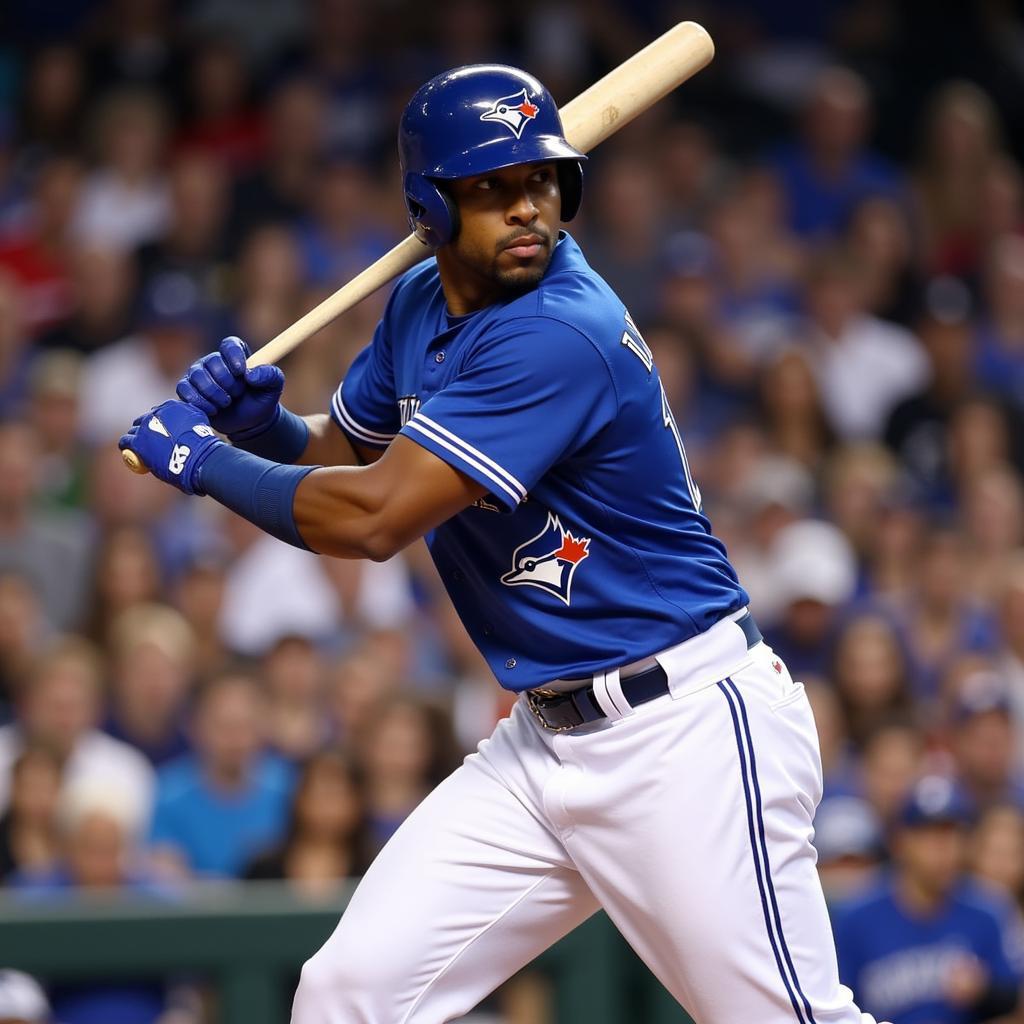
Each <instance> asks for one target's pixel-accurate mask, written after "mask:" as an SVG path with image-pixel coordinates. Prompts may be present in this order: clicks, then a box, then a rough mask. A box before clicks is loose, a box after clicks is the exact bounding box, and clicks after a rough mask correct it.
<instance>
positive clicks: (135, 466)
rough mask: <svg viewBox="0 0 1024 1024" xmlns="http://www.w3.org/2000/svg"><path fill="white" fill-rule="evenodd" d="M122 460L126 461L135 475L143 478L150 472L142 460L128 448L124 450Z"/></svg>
mask: <svg viewBox="0 0 1024 1024" xmlns="http://www.w3.org/2000/svg"><path fill="white" fill-rule="evenodd" d="M121 458H122V459H123V460H124V464H125V465H126V466H127V467H128V468H129V469H130V470H131V471H132V472H133V473H138V474H139V475H140V476H143V475H145V474H146V473H148V472H149V470H148V469H146V467H145V466H144V465H143V463H142V459H140V458H139V457H138V455H136V454H135V452H133V451H130V450H129V449H127V448H122V449H121Z"/></svg>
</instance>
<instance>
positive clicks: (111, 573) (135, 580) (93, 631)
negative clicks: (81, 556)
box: [88, 524, 162, 644]
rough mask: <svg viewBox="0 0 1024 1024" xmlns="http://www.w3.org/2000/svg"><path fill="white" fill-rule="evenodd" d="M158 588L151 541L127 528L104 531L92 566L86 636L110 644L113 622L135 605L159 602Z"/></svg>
mask: <svg viewBox="0 0 1024 1024" xmlns="http://www.w3.org/2000/svg"><path fill="white" fill-rule="evenodd" d="M161 588H162V580H161V578H160V562H159V559H158V558H157V553H156V549H155V547H154V545H153V538H152V537H151V536H150V535H149V534H148V533H147V532H146V531H145V530H144V529H142V528H141V527H139V526H133V525H128V524H125V525H121V526H115V527H114V528H113V529H111V530H108V531H106V532H105V533H104V534H103V535H102V536H101V537H100V538H99V539H98V544H97V548H96V553H95V557H94V560H93V566H92V596H91V598H90V601H89V622H88V633H89V635H90V636H91V637H92V638H93V639H94V640H95V641H97V643H100V644H107V643H109V641H110V639H111V632H110V629H111V626H112V624H113V622H114V620H115V619H116V618H117V617H118V616H119V615H120V614H121V613H122V612H124V611H126V610H127V609H129V608H131V607H133V606H135V605H138V604H142V603H144V602H153V601H157V600H159V597H160V593H161Z"/></svg>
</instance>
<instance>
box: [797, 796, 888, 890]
mask: <svg viewBox="0 0 1024 1024" xmlns="http://www.w3.org/2000/svg"><path fill="white" fill-rule="evenodd" d="M814 848H815V850H817V851H818V877H819V878H820V879H821V887H822V889H823V890H824V891H825V899H826V900H827V901H828V902H829V903H830V904H834V903H836V902H838V901H840V900H844V899H849V898H850V897H851V896H852V895H854V894H856V893H857V892H858V891H859V890H861V889H863V888H865V887H866V886H867V885H869V884H870V883H871V882H873V881H874V879H875V876H876V875H877V873H878V871H879V869H880V868H881V865H882V858H883V854H884V851H885V843H884V836H883V833H882V823H881V821H879V819H878V815H877V814H875V811H874V809H873V808H872V807H871V805H870V804H869V803H867V802H866V801H864V800H862V799H860V798H859V797H855V796H836V797H832V798H830V799H828V800H823V801H822V802H821V804H819V805H818V810H817V812H816V813H815V815H814Z"/></svg>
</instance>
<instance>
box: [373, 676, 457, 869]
mask: <svg viewBox="0 0 1024 1024" xmlns="http://www.w3.org/2000/svg"><path fill="white" fill-rule="evenodd" d="M357 750H358V757H357V764H358V767H359V770H360V773H361V774H362V777H363V780H364V792H365V795H366V811H367V828H368V830H369V842H370V847H371V852H372V853H373V854H374V855H376V853H377V852H378V851H379V850H380V849H381V847H382V846H383V845H384V844H385V843H386V842H387V841H388V839H390V838H391V836H392V835H393V834H394V832H395V830H396V829H397V828H398V826H399V825H401V824H402V822H403V821H404V820H405V819H406V817H408V815H409V814H410V813H411V812H412V811H413V810H414V809H415V807H416V805H417V804H418V803H419V802H420V801H421V800H422V799H423V798H424V797H425V796H426V795H427V794H428V793H429V792H430V791H431V790H432V789H433V788H434V787H435V786H436V785H437V784H438V783H439V782H440V781H441V780H442V779H443V778H444V777H445V776H447V775H448V774H449V773H450V772H451V771H452V770H453V769H454V768H455V766H456V764H457V763H458V759H457V756H456V752H455V744H454V740H453V737H452V734H451V724H450V722H449V719H448V716H447V714H446V713H445V712H444V711H443V710H442V709H441V708H439V707H438V706H436V705H434V704H430V703H428V702H426V701H424V700H422V699H418V698H416V697H413V696H411V695H409V694H396V695H395V696H393V697H391V698H389V699H385V700H383V701H381V702H379V704H378V706H377V707H376V708H375V709H374V711H373V713H372V714H371V715H370V716H369V718H368V721H367V722H366V723H365V725H364V730H363V733H362V735H360V736H359V737H358V738H357Z"/></svg>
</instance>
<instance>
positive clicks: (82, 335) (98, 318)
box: [39, 246, 137, 355]
mask: <svg viewBox="0 0 1024 1024" xmlns="http://www.w3.org/2000/svg"><path fill="white" fill-rule="evenodd" d="M68 259H69V272H70V286H71V295H72V306H71V310H70V315H69V316H67V317H66V318H65V319H63V320H62V321H61V322H60V323H58V324H56V325H55V326H54V327H52V328H50V329H49V330H48V331H46V332H45V333H44V334H43V335H42V336H41V337H40V338H39V346H40V348H55V349H73V350H74V351H77V352H81V353H82V354H83V355H88V354H89V353H91V352H96V351H97V350H99V349H101V348H103V347H105V346H106V345H111V344H113V343H114V342H115V341H118V340H119V339H121V338H123V337H124V336H125V335H126V334H128V332H129V329H130V327H131V313H132V303H133V301H134V297H135V291H136V277H137V268H136V265H135V260H134V259H133V258H132V255H131V253H128V252H125V251H124V250H121V249H104V248H97V247H95V246H76V247H74V248H73V249H71V250H70V252H69V253H68Z"/></svg>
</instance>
